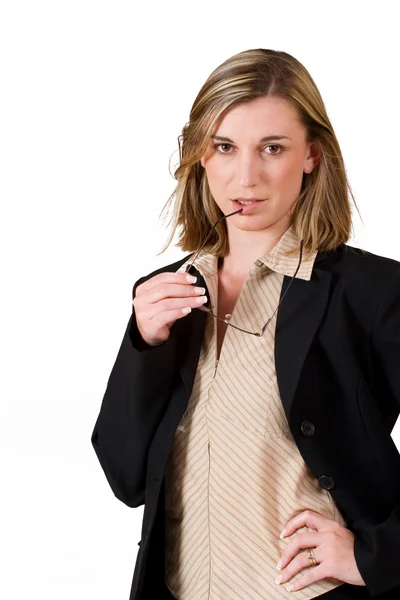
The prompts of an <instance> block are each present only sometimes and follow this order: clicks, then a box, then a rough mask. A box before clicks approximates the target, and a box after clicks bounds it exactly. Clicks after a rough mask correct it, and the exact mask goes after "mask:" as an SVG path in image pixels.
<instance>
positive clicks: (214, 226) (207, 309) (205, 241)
mask: <svg viewBox="0 0 400 600" xmlns="http://www.w3.org/2000/svg"><path fill="white" fill-rule="evenodd" d="M242 211H243V209H242V208H239V210H236V211H235V212H233V213H230V214H229V215H223V216H222V217H220V218H219V219H218V221H217V222H216V223H214V225H213V226H212V227H211V229H210V231H209V233H208V235H207V237H206V238H205V240H204V242H203V243H202V244H201V246H200V248H199V249H198V250H197V252H196V253H195V256H194V258H193V259H192V261H191V262H190V263H189V264H188V265H186V269H185V272H186V273H190V269H191V268H192V267H193V264H194V262H195V261H196V258H197V257H198V255H199V253H200V252H201V250H202V249H203V247H204V245H205V244H206V243H207V241H208V239H209V237H210V236H211V234H212V232H213V231H214V229H215V228H216V227H217V225H219V224H220V223H221V221H223V220H224V219H227V218H228V217H231V216H232V215H236V214H237V213H240V212H242ZM303 243H304V240H301V242H300V260H299V264H298V265H297V268H296V271H295V272H294V275H293V276H292V279H291V280H290V283H289V285H288V286H287V288H286V290H285V293H284V294H283V296H282V298H281V299H280V302H279V304H278V306H277V307H276V309H275V310H274V312H273V314H272V316H271V317H270V318H269V319H268V321H267V322H266V323H265V325H264V327H263V328H262V329H261V331H248V330H247V329H242V328H241V327H238V326H237V325H234V324H233V323H231V322H230V319H231V316H232V315H226V316H225V318H222V317H218V316H217V315H215V314H214V313H213V312H212V310H211V309H210V308H208V307H207V306H204V305H203V306H199V308H198V310H202V311H204V312H207V313H209V314H211V315H212V316H213V317H214V318H215V319H217V320H218V321H222V322H223V323H226V325H230V326H231V327H234V328H235V329H238V330H239V331H243V333H249V334H250V335H255V336H257V337H261V336H262V335H263V334H264V332H265V330H266V329H267V327H268V325H269V323H270V322H271V321H272V319H273V317H274V316H275V313H276V311H277V310H278V308H279V307H280V305H281V304H282V301H283V299H284V297H285V296H286V294H287V293H288V291H289V288H290V286H291V285H292V283H293V280H294V278H295V277H296V275H297V272H298V270H299V269H300V265H301V259H302V256H303Z"/></svg>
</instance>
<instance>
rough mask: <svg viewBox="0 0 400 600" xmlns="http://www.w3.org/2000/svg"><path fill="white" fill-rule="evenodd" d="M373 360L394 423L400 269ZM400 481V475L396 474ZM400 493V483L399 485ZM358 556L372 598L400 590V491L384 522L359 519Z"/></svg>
mask: <svg viewBox="0 0 400 600" xmlns="http://www.w3.org/2000/svg"><path fill="white" fill-rule="evenodd" d="M372 345H373V357H374V361H376V367H377V371H378V373H379V378H380V383H381V387H382V389H384V390H385V393H387V394H389V396H390V399H391V401H392V404H393V414H392V416H393V419H392V420H393V422H395V420H396V418H397V416H398V414H399V407H400V268H399V267H398V268H397V271H396V272H395V273H394V275H393V276H392V277H391V279H390V281H389V283H388V284H387V286H386V289H385V290H384V292H383V296H382V299H381V302H380V305H379V307H378V310H377V313H376V317H375V322H374V326H373V329H372ZM399 462H400V461H399ZM393 477H394V478H396V479H397V480H398V481H400V472H398V473H393ZM398 487H399V490H400V483H399V486H398ZM357 531H358V532H360V534H359V535H358V534H356V537H355V543H354V555H355V558H356V562H357V566H358V568H359V571H360V573H361V576H362V577H363V579H364V581H365V583H366V586H367V589H368V591H369V593H370V594H371V596H372V597H374V596H377V595H379V594H383V593H385V592H389V591H390V590H394V589H398V590H399V591H400V569H399V565H400V562H399V560H400V491H399V493H398V495H397V503H395V506H394V508H393V510H392V512H391V513H390V514H389V515H388V516H387V518H386V520H385V521H383V522H381V523H376V522H371V520H369V519H360V520H357Z"/></svg>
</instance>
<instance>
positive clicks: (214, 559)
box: [165, 228, 344, 600]
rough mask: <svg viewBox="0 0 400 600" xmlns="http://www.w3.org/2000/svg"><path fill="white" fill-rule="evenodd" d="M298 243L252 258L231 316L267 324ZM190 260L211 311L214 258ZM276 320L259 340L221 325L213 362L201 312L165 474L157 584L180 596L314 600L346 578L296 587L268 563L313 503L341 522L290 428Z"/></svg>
mask: <svg viewBox="0 0 400 600" xmlns="http://www.w3.org/2000/svg"><path fill="white" fill-rule="evenodd" d="M295 243H296V237H295V234H294V232H293V230H292V228H289V229H288V230H286V232H285V233H284V234H283V236H282V237H281V238H280V240H279V241H278V243H277V244H276V245H275V246H274V248H273V249H272V250H271V251H270V252H269V253H268V254H267V255H265V256H263V257H261V258H259V259H258V260H256V261H255V262H254V263H253V265H252V267H251V269H250V271H249V273H248V275H247V277H246V280H245V282H244V284H243V287H242V290H241V292H240V295H239V297H238V299H237V302H236V304H235V307H234V310H233V312H232V317H231V322H232V323H235V324H237V325H238V326H239V327H242V328H244V329H248V330H249V331H258V330H260V329H261V328H262V326H263V325H264V324H265V323H266V321H267V320H268V318H269V316H270V315H271V314H272V313H273V312H274V310H275V308H276V307H277V305H278V303H279V298H280V292H281V286H282V282H283V276H284V275H289V276H293V274H294V272H295V270H296V268H297V265H298V260H299V257H298V255H297V256H293V257H290V258H288V257H286V256H284V252H285V251H287V250H289V249H291V248H293V247H294V245H295ZM316 254H317V253H315V254H313V255H312V256H311V257H310V258H309V259H308V260H305V259H304V258H303V260H302V263H301V266H300V269H299V271H298V273H297V275H296V277H300V278H302V279H305V280H310V279H311V274H312V269H313V265H314V260H315V257H316ZM189 262H190V259H189V260H188V261H187V263H189ZM187 263H185V264H183V265H182V266H181V267H180V269H179V272H181V271H184V270H185V266H186V264H187ZM195 266H196V268H197V270H198V271H199V272H200V273H201V274H202V275H203V277H204V279H205V281H206V284H207V287H208V291H209V295H210V302H211V306H213V307H217V306H218V296H217V294H218V258H217V257H216V256H214V255H211V254H203V255H200V256H199V257H198V259H197V260H196V263H195ZM214 310H216V309H214ZM275 326H276V314H275V316H274V318H273V319H272V321H271V322H270V323H269V325H268V327H267V329H266V331H265V333H264V335H263V336H262V337H256V336H253V335H249V334H247V333H243V332H240V331H237V330H236V329H234V328H233V327H227V329H226V333H225V336H224V341H223V344H222V348H221V353H220V358H219V361H217V360H216V353H217V344H216V327H215V320H214V318H213V317H212V315H209V314H208V315H207V321H206V329H205V335H204V339H203V344H202V348H201V354H200V358H199V363H198V366H197V372H196V377H195V381H194V385H193V389H192V393H191V396H190V399H189V402H188V405H187V408H186V411H185V413H184V414H183V416H182V419H181V422H180V424H179V426H178V428H177V430H176V432H175V436H174V440H173V443H172V446H171V449H170V453H169V456H168V463H167V469H166V474H165V583H166V585H167V587H168V589H169V590H170V592H171V594H172V596H173V597H174V598H176V599H177V600H234V599H236V598H241V600H266V599H271V600H277V599H279V598H286V599H289V598H293V597H295V598H315V597H316V596H319V595H320V594H323V593H325V592H327V591H329V590H331V589H333V588H335V587H337V586H339V585H342V583H343V582H341V581H339V580H337V579H333V578H326V579H323V580H321V581H319V582H317V583H314V584H311V585H309V586H307V587H305V588H304V589H303V590H299V591H297V592H288V591H287V590H286V586H285V585H277V584H276V583H275V578H276V577H277V575H278V574H279V571H277V569H276V564H277V562H278V560H279V559H280V557H281V553H282V550H284V548H285V547H286V546H287V544H288V541H290V539H291V537H289V538H285V539H284V540H281V539H280V538H279V534H280V532H281V531H282V529H283V527H284V526H285V525H286V524H287V522H288V521H289V520H290V519H291V518H293V517H294V516H295V515H296V514H298V513H299V512H302V511H304V510H306V509H312V510H315V511H317V512H320V513H321V514H323V515H324V516H326V517H327V518H329V519H333V520H335V521H338V522H340V523H341V524H342V525H344V520H343V518H342V516H341V514H340V512H339V511H338V509H337V507H336V505H335V503H334V501H333V498H332V496H331V495H330V493H329V491H328V490H324V489H321V487H320V486H319V484H318V482H317V480H316V479H315V477H314V476H313V475H312V473H311V472H310V470H309V469H308V467H307V465H306V464H305V462H304V460H303V457H302V456H301V454H300V452H299V450H298V449H297V446H296V443H295V441H294V439H293V436H292V434H291V432H290V430H289V426H288V423H287V419H286V415H285V412H284V409H283V406H282V402H281V399H280V395H279V390H278V385H277V378H276V372H275V363H274V339H275ZM298 531H313V530H312V529H310V528H308V527H302V528H301V529H299V530H298ZM309 568H313V567H312V566H309V567H307V568H306V569H303V571H301V572H300V573H299V574H297V575H296V576H295V577H294V578H293V579H292V582H293V581H295V580H296V579H297V578H298V577H300V576H301V574H302V573H304V571H305V570H307V569H309Z"/></svg>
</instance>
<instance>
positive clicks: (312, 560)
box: [307, 548, 317, 565]
mask: <svg viewBox="0 0 400 600" xmlns="http://www.w3.org/2000/svg"><path fill="white" fill-rule="evenodd" d="M307 554H308V560H309V562H310V563H311V564H312V565H316V564H317V561H316V560H315V556H314V551H313V549H312V548H307Z"/></svg>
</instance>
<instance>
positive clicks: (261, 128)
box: [213, 96, 304, 136]
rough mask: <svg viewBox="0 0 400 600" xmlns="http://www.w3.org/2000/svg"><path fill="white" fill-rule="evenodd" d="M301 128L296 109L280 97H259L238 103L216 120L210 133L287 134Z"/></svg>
mask: <svg viewBox="0 0 400 600" xmlns="http://www.w3.org/2000/svg"><path fill="white" fill-rule="evenodd" d="M302 129H304V127H303V125H302V123H301V122H300V120H299V116H298V113H297V111H296V109H295V108H294V107H293V106H292V105H291V104H290V103H289V102H288V101H287V100H285V99H284V98H277V97H271V96H267V97H262V98H257V99H255V100H251V101H250V102H246V103H242V104H238V105H236V106H234V107H232V108H230V109H229V110H228V111H226V112H225V113H224V114H223V115H222V117H221V118H220V119H219V121H218V123H217V126H216V127H215V129H214V132H213V135H224V134H226V135H227V136H229V134H233V132H236V133H237V134H239V133H246V132H248V133H253V132H257V133H260V134H261V135H264V136H267V135H272V134H280V135H289V131H290V132H291V133H293V131H295V130H298V131H299V132H300V131H301V130H302Z"/></svg>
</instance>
